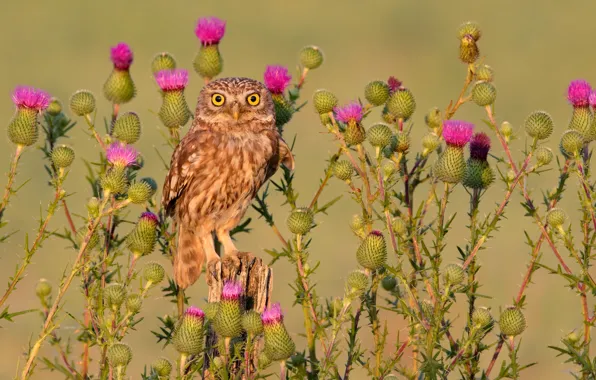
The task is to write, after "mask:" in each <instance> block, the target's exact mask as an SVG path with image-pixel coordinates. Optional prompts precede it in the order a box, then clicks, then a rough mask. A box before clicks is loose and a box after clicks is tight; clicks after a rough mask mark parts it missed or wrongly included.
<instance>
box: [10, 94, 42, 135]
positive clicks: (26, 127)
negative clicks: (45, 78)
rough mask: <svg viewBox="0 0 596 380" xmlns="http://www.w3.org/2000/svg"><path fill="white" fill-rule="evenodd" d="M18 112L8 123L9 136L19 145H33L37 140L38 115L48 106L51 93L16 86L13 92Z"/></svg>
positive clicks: (13, 99)
mask: <svg viewBox="0 0 596 380" xmlns="http://www.w3.org/2000/svg"><path fill="white" fill-rule="evenodd" d="M12 101H13V103H14V104H15V106H16V108H17V109H16V112H15V115H14V116H13V118H12V120H11V121H10V124H8V138H9V139H10V141H11V142H12V143H13V144H16V145H18V146H31V145H33V144H35V142H36V141H37V137H38V135H39V127H38V125H37V115H38V114H39V113H40V112H42V111H43V110H45V109H46V108H48V104H49V102H50V95H48V93H47V92H45V91H43V90H39V89H36V88H33V87H24V86H19V87H16V88H15V90H14V91H13V93H12Z"/></svg>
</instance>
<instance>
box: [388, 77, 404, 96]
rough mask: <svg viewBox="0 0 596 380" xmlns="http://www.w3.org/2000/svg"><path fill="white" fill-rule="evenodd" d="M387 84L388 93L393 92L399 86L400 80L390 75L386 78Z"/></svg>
mask: <svg viewBox="0 0 596 380" xmlns="http://www.w3.org/2000/svg"><path fill="white" fill-rule="evenodd" d="M387 86H389V93H390V94H393V93H394V92H395V91H397V90H398V89H399V88H400V87H401V81H400V80H399V79H397V78H396V77H394V76H390V77H389V79H388V80H387Z"/></svg>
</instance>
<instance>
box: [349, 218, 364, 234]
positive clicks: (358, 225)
mask: <svg viewBox="0 0 596 380" xmlns="http://www.w3.org/2000/svg"><path fill="white" fill-rule="evenodd" d="M364 226H365V223H364V219H362V217H361V216H360V215H358V214H354V215H352V219H350V229H351V230H352V231H354V233H359V232H360V231H362V229H363V228H364Z"/></svg>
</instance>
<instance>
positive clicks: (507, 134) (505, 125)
mask: <svg viewBox="0 0 596 380" xmlns="http://www.w3.org/2000/svg"><path fill="white" fill-rule="evenodd" d="M499 131H500V132H501V135H503V138H504V139H505V141H506V142H509V141H511V140H512V136H513V127H512V126H511V123H510V122H508V121H504V122H502V123H501V127H500V128H499Z"/></svg>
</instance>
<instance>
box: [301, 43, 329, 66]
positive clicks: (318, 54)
mask: <svg viewBox="0 0 596 380" xmlns="http://www.w3.org/2000/svg"><path fill="white" fill-rule="evenodd" d="M322 63H323V52H322V51H321V49H319V48H318V47H317V46H306V47H304V48H302V51H300V64H301V65H302V66H304V67H305V68H307V69H309V70H313V69H316V68H317V67H319V66H321V64H322Z"/></svg>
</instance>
